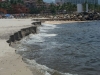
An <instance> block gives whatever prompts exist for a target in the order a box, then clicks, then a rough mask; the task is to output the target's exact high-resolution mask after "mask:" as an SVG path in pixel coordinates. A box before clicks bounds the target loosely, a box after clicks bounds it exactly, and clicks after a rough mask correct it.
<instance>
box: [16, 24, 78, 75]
mask: <svg viewBox="0 0 100 75" xmlns="http://www.w3.org/2000/svg"><path fill="white" fill-rule="evenodd" d="M54 28H56V25H50V24H43V26H42V27H39V30H40V32H39V33H38V34H30V35H29V36H27V37H25V38H23V39H22V40H21V41H20V44H19V45H18V47H19V48H18V50H17V52H18V53H20V52H22V51H23V52H24V51H28V50H29V48H28V47H27V46H29V45H30V44H33V45H38V44H40V43H41V44H43V42H44V41H45V40H46V39H45V38H46V37H47V38H51V37H55V36H57V34H47V33H45V32H48V30H52V29H54ZM51 43H52V45H56V42H51ZM22 54H23V53H22ZM23 61H24V62H25V63H27V64H28V66H29V68H30V69H31V71H32V72H33V75H77V74H70V73H62V72H59V71H57V70H54V69H51V68H49V67H47V66H46V65H41V64H38V63H37V62H36V61H35V60H30V59H27V58H23Z"/></svg>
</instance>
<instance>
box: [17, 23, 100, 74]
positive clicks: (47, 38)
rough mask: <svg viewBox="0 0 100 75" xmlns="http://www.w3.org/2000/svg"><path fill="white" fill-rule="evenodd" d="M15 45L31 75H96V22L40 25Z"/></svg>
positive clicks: (99, 47)
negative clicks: (35, 30) (35, 31)
mask: <svg viewBox="0 0 100 75" xmlns="http://www.w3.org/2000/svg"><path fill="white" fill-rule="evenodd" d="M38 30H39V31H38V34H30V35H29V36H27V37H25V38H23V39H22V40H21V42H20V44H18V48H17V53H19V54H21V55H22V56H23V60H24V61H25V62H26V63H27V64H29V67H30V69H31V71H32V72H33V75H100V21H91V22H79V23H67V24H60V25H52V24H42V26H40V27H39V28H38Z"/></svg>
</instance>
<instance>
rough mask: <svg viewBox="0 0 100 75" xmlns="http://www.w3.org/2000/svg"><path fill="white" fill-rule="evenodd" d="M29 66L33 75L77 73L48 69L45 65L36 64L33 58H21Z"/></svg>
mask: <svg viewBox="0 0 100 75" xmlns="http://www.w3.org/2000/svg"><path fill="white" fill-rule="evenodd" d="M23 60H24V61H25V62H26V63H27V64H29V67H30V68H31V70H32V72H33V74H34V75H54V74H56V75H57V74H58V75H77V74H69V73H61V72H58V71H56V70H53V69H50V68H48V67H47V66H45V65H41V64H38V63H37V62H36V61H35V60H29V59H25V58H24V59H23Z"/></svg>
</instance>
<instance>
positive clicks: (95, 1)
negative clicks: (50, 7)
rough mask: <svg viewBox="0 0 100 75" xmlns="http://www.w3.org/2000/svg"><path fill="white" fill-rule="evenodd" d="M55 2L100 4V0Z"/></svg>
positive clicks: (63, 0) (64, 0)
mask: <svg viewBox="0 0 100 75" xmlns="http://www.w3.org/2000/svg"><path fill="white" fill-rule="evenodd" d="M55 2H56V3H57V2H62V3H65V2H66V3H67V2H70V3H73V4H82V3H85V2H87V3H91V4H99V0H55Z"/></svg>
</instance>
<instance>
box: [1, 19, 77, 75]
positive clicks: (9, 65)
mask: <svg viewBox="0 0 100 75" xmlns="http://www.w3.org/2000/svg"><path fill="white" fill-rule="evenodd" d="M32 22H33V21H32V20H31V19H0V75H33V74H32V72H31V71H30V69H29V68H28V65H27V64H26V63H24V62H23V61H22V57H21V56H20V55H18V54H16V53H15V49H14V48H12V47H10V46H9V44H8V43H7V42H6V41H7V40H8V39H9V36H10V35H12V34H13V33H14V32H17V31H19V30H20V29H22V28H27V27H29V26H32V25H31V23H32ZM74 22H77V21H46V22H45V23H46V24H62V23H74Z"/></svg>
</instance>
